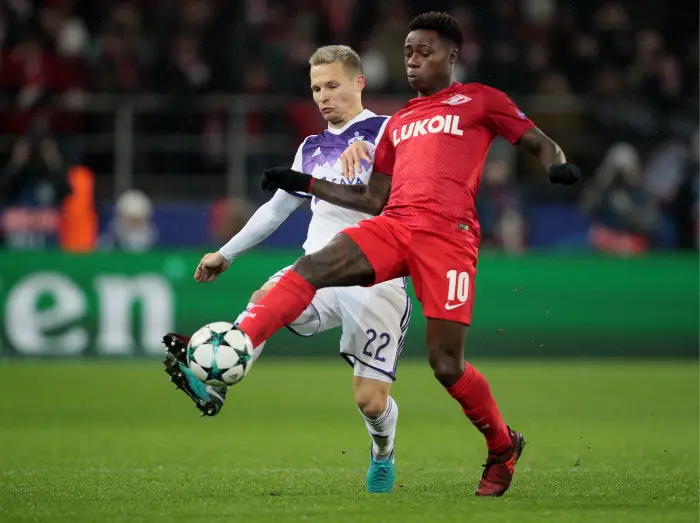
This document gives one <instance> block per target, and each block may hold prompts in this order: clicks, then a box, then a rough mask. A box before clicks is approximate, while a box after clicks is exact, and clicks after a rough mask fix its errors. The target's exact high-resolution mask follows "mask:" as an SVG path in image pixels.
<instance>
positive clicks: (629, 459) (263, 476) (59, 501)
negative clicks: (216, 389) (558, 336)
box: [0, 358, 700, 523]
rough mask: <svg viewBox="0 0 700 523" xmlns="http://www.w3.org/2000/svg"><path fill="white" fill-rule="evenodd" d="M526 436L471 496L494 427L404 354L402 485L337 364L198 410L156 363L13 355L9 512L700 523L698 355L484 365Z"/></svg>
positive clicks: (260, 383) (23, 516)
mask: <svg viewBox="0 0 700 523" xmlns="http://www.w3.org/2000/svg"><path fill="white" fill-rule="evenodd" d="M476 363H477V365H478V367H479V368H480V369H481V370H482V371H483V372H484V373H485V374H486V376H487V377H488V378H489V380H490V381H491V384H492V388H493V390H494V392H495V394H496V397H497V399H498V400H499V402H500V405H501V408H502V411H503V414H504V416H505V418H506V420H507V421H508V422H509V423H511V424H512V425H513V426H514V427H516V428H518V429H519V430H521V431H522V432H523V433H524V434H525V437H526V439H527V440H528V446H527V447H526V449H525V453H524V455H523V458H522V460H521V462H520V464H519V465H518V469H517V473H516V478H515V481H514V484H513V486H512V488H511V490H510V491H509V492H508V493H507V494H506V496H505V497H503V498H500V499H478V498H475V497H474V495H473V492H474V487H475V484H476V481H477V479H478V477H479V474H480V471H481V467H480V465H481V464H482V463H483V461H484V458H485V449H484V445H483V442H482V439H481V436H480V435H479V434H478V433H477V431H476V430H475V429H474V428H473V427H472V426H471V425H470V424H469V423H468V422H467V421H466V420H465V418H464V417H463V416H462V413H461V411H460V409H459V408H458V406H457V405H456V404H455V403H454V402H453V400H452V399H451V398H449V396H448V395H447V394H446V393H445V392H444V391H443V390H442V389H441V388H440V386H439V385H438V384H437V382H435V381H434V380H433V378H432V376H431V373H430V370H429V368H428V365H427V363H425V362H422V361H420V362H419V361H404V362H403V363H402V364H401V365H400V369H399V381H398V382H397V384H396V385H395V388H394V397H395V398H396V400H397V402H398V404H399V406H400V412H401V414H400V418H399V429H398V439H397V449H396V457H397V461H396V463H397V485H396V488H395V492H394V493H393V494H391V495H372V496H370V495H368V494H366V493H365V492H364V475H365V472H366V466H367V462H368V451H369V440H368V436H367V434H366V431H365V427H364V424H363V423H362V420H361V417H360V415H359V414H358V412H357V410H356V408H355V406H354V404H353V400H352V392H351V384H352V379H351V372H350V369H349V367H347V366H346V365H345V364H344V363H343V362H342V361H341V360H340V359H338V360H337V361H336V360H329V361H316V362H309V361H292V360H272V359H270V360H267V361H266V360H265V359H264V358H263V360H261V361H260V362H258V364H257V365H256V368H254V369H253V371H252V373H251V374H250V376H249V377H248V378H247V379H246V381H245V382H244V383H242V384H240V385H238V386H236V387H234V388H233V389H232V390H231V391H230V395H229V401H228V403H227V405H226V406H225V408H224V410H223V411H222V413H221V415H219V416H218V417H217V418H207V419H201V418H199V416H198V415H197V412H196V410H195V408H194V407H193V406H192V405H191V404H190V403H189V401H188V400H187V398H185V396H184V395H183V394H182V393H180V392H176V391H175V390H174V388H173V387H172V385H170V384H169V383H168V382H167V377H166V375H165V374H164V373H163V372H162V370H161V367H160V363H159V362H157V361H142V362H112V363H78V362H73V363H65V362H57V363H32V362H28V363H22V362H8V361H4V362H2V365H0V383H2V395H1V398H0V522H3V523H5V522H14V521H22V522H24V521H42V522H51V523H54V522H70V523H75V522H88V521H89V522H94V521H105V522H120V521H128V522H178V523H179V522H204V523H208V522H227V523H230V522H233V521H240V522H245V523H252V522H275V523H284V522H298V521H317V522H328V523H341V522H348V523H362V522H368V523H376V522H394V521H399V522H401V523H409V522H421V523H425V522H449V523H455V522H462V521H468V522H489V523H492V522H496V523H498V522H516V523H530V522H532V523H535V522H537V523H542V522H558V523H568V522H581V523H595V522H602V521H605V522H616V523H622V522H635V523H637V522H663V523H671V522H697V521H698V488H699V486H700V485H699V482H698V458H699V456H698V368H697V362H676V363H668V362H666V363H664V362H643V363H631V362H579V361H572V362H547V361H542V362H536V363H518V362H494V361H483V362H476Z"/></svg>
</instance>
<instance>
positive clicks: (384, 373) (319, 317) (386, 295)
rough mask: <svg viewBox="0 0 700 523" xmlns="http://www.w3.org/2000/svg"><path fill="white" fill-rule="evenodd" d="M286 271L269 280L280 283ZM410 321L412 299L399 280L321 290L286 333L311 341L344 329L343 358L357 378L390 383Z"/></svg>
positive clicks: (341, 339)
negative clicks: (307, 337) (318, 334)
mask: <svg viewBox="0 0 700 523" xmlns="http://www.w3.org/2000/svg"><path fill="white" fill-rule="evenodd" d="M287 270H289V267H285V268H284V269H282V270H280V271H278V272H277V273H275V274H274V275H273V276H272V277H271V278H270V279H269V280H268V281H271V282H276V281H279V279H280V278H281V277H282V275H283V274H284V273H285V272H287ZM410 320H411V300H410V298H409V297H408V294H407V293H406V280H405V279H404V278H401V279H397V280H391V281H387V282H384V283H380V284H378V285H374V286H372V287H357V286H356V287H330V288H327V289H321V290H320V291H318V292H317V293H316V296H314V299H313V301H312V302H311V305H309V307H308V308H307V309H306V310H305V311H304V312H303V313H301V315H300V316H299V317H298V318H297V319H296V320H295V321H293V322H292V323H290V324H289V325H287V328H288V329H289V330H291V331H292V332H293V333H294V334H297V335H299V336H313V335H314V334H316V333H319V332H323V331H326V330H329V329H333V328H335V327H342V329H343V333H342V335H341V337H340V355H341V356H342V357H343V358H344V359H345V360H346V361H347V362H348V363H349V364H350V365H351V366H352V367H353V368H354V374H355V376H360V377H363V378H372V379H377V380H380V381H385V382H388V383H391V382H392V381H394V380H395V379H396V365H397V363H398V360H399V356H400V355H401V350H402V349H403V344H404V338H405V336H406V331H407V330H408V324H409V322H410Z"/></svg>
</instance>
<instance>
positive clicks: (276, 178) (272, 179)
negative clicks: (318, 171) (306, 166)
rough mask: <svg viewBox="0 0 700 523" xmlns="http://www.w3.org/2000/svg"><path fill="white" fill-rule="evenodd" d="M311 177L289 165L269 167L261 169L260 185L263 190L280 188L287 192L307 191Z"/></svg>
mask: <svg viewBox="0 0 700 523" xmlns="http://www.w3.org/2000/svg"><path fill="white" fill-rule="evenodd" d="M311 178H312V177H311V175H310V174H306V173H300V172H298V171H295V170H293V169H290V168H289V167H271V168H269V169H265V170H264V171H263V175H262V177H261V178H260V185H261V187H262V190H263V191H276V190H277V189H282V190H283V191H287V192H303V193H308V192H309V189H310V186H311Z"/></svg>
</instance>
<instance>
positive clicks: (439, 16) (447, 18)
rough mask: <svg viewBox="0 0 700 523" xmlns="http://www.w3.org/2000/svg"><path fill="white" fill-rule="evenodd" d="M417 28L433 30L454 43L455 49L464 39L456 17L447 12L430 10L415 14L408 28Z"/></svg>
mask: <svg viewBox="0 0 700 523" xmlns="http://www.w3.org/2000/svg"><path fill="white" fill-rule="evenodd" d="M419 29H427V30H429V31H435V32H436V33H437V34H439V35H440V36H442V37H443V38H446V39H447V40H449V41H450V42H452V43H453V44H455V46H456V47H457V49H459V48H461V47H462V42H463V41H464V37H463V36H462V30H461V29H460V28H459V23H457V19H456V18H455V17H454V16H452V15H451V14H449V13H441V12H438V11H430V12H429V13H423V14H420V15H418V16H416V17H415V18H414V19H413V20H411V23H410V25H409V26H408V30H409V31H416V30H419Z"/></svg>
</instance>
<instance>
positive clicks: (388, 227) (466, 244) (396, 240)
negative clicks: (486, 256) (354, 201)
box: [343, 216, 478, 325]
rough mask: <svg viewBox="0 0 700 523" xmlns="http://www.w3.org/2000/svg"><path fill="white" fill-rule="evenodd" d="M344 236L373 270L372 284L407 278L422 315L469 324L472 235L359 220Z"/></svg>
mask: <svg viewBox="0 0 700 523" xmlns="http://www.w3.org/2000/svg"><path fill="white" fill-rule="evenodd" d="M343 233H345V234H347V235H348V236H349V237H350V238H352V240H353V241H354V242H355V243H357V245H358V246H359V247H360V249H361V250H362V252H363V253H364V255H365V256H366V257H367V259H368V260H369V262H370V264H371V265H372V267H373V268H374V274H375V282H374V283H380V282H383V281H387V280H392V279H394V278H399V277H402V276H410V277H411V281H412V282H413V288H414V289H415V291H416V296H417V297H418V300H419V301H420V302H421V305H422V306H423V315H424V316H426V317H428V318H437V319H441V320H450V321H456V322H459V323H465V324H467V325H469V324H470V323H471V319H472V309H473V307H474V277H475V276H476V261H477V255H478V247H477V246H476V245H477V244H476V241H475V238H474V235H473V234H472V233H470V232H468V231H464V230H461V229H459V228H458V226H457V224H455V226H454V230H442V231H438V230H430V229H425V228H416V227H408V226H406V225H404V224H402V223H401V221H399V220H397V219H395V218H390V217H386V216H377V217H375V218H371V219H369V220H363V221H361V222H360V223H359V224H357V225H354V226H353V227H350V228H347V229H345V230H344V231H343Z"/></svg>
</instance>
